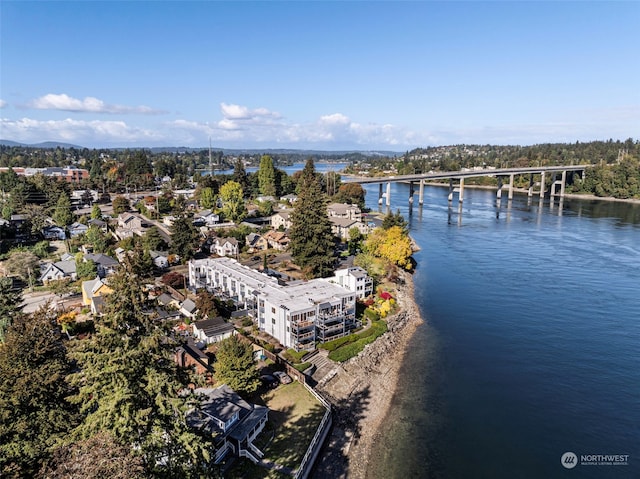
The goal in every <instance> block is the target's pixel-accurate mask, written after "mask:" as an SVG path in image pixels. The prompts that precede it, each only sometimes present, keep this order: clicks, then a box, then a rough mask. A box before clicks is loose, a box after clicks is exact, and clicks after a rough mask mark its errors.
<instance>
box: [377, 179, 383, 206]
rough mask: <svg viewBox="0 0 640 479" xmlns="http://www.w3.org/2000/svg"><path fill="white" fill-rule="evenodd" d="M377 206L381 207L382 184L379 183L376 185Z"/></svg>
mask: <svg viewBox="0 0 640 479" xmlns="http://www.w3.org/2000/svg"><path fill="white" fill-rule="evenodd" d="M378 189H379V191H378V204H379V205H381V204H382V183H380V184H379V185H378Z"/></svg>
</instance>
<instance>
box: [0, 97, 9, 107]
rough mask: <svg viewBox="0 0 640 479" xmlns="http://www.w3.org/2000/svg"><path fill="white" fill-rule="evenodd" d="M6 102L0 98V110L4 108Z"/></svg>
mask: <svg viewBox="0 0 640 479" xmlns="http://www.w3.org/2000/svg"><path fill="white" fill-rule="evenodd" d="M6 106H7V102H6V101H4V100H3V99H1V98H0V108H6Z"/></svg>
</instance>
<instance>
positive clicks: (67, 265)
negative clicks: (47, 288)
mask: <svg viewBox="0 0 640 479" xmlns="http://www.w3.org/2000/svg"><path fill="white" fill-rule="evenodd" d="M40 268H41V270H40V271H41V275H40V281H42V282H43V283H45V284H46V283H48V282H49V281H57V280H60V279H64V278H70V279H71V281H75V280H76V260H75V259H69V260H63V261H57V262H55V263H46V264H43V265H41V267H40Z"/></svg>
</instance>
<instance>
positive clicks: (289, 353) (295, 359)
mask: <svg viewBox="0 0 640 479" xmlns="http://www.w3.org/2000/svg"><path fill="white" fill-rule="evenodd" d="M307 353H308V351H296V350H295V349H287V350H286V351H285V352H284V354H283V356H284V357H285V359H286V360H287V361H289V362H290V363H294V364H295V363H299V362H300V361H302V357H303V356H305V355H306V354H307Z"/></svg>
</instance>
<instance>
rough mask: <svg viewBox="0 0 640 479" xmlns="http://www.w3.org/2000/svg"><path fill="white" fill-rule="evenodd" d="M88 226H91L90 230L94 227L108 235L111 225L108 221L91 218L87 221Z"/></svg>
mask: <svg viewBox="0 0 640 479" xmlns="http://www.w3.org/2000/svg"><path fill="white" fill-rule="evenodd" d="M87 224H88V225H89V228H91V227H92V226H93V227H94V228H98V229H99V230H100V231H102V232H103V233H106V232H107V231H108V230H109V224H108V223H107V222H106V221H102V220H99V219H97V218H91V219H90V220H89V221H87Z"/></svg>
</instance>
